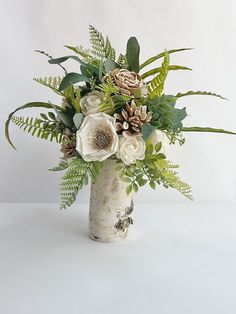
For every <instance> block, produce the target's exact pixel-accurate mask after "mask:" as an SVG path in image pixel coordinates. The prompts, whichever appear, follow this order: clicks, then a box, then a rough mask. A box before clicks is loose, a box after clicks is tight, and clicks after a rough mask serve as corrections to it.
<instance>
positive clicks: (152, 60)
mask: <svg viewBox="0 0 236 314" xmlns="http://www.w3.org/2000/svg"><path fill="white" fill-rule="evenodd" d="M192 49H193V48H180V49H172V50H168V51H167V52H168V54H169V55H170V54H172V53H175V52H180V51H185V50H192ZM165 53H166V52H165V51H164V52H161V53H159V54H158V55H156V56H154V57H151V58H149V59H148V60H146V61H145V62H143V63H142V64H141V65H140V67H139V69H140V70H141V69H143V68H144V67H146V66H147V65H149V64H151V63H152V62H154V61H156V60H158V59H160V58H163V57H164V56H165Z"/></svg>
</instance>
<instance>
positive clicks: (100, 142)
mask: <svg viewBox="0 0 236 314" xmlns="http://www.w3.org/2000/svg"><path fill="white" fill-rule="evenodd" d="M112 140H113V135H112V132H111V130H110V128H101V129H96V130H95V132H94V134H93V142H92V145H93V147H94V148H95V149H98V150H100V149H105V150H106V149H109V148H110V147H111V145H112Z"/></svg>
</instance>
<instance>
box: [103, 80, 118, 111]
mask: <svg viewBox="0 0 236 314" xmlns="http://www.w3.org/2000/svg"><path fill="white" fill-rule="evenodd" d="M99 90H100V91H101V92H102V93H103V94H104V97H103V101H102V102H101V103H100V104H99V110H100V111H101V112H104V113H106V114H110V115H112V114H113V113H114V111H115V109H116V106H115V103H114V100H113V97H112V95H116V94H117V93H118V92H119V90H118V88H117V86H115V85H114V84H113V81H112V79H111V78H110V77H108V80H107V82H106V83H103V84H101V85H100V86H99Z"/></svg>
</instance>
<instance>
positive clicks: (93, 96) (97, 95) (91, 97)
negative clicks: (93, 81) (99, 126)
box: [80, 91, 103, 116]
mask: <svg viewBox="0 0 236 314" xmlns="http://www.w3.org/2000/svg"><path fill="white" fill-rule="evenodd" d="M102 100H103V93H101V92H98V91H93V92H90V93H88V94H87V95H86V96H84V97H83V98H81V100H80V108H81V111H82V113H83V114H84V115H85V116H87V115H89V114H93V113H99V104H100V103H101V102H102Z"/></svg>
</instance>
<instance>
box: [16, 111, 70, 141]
mask: <svg viewBox="0 0 236 314" xmlns="http://www.w3.org/2000/svg"><path fill="white" fill-rule="evenodd" d="M11 121H12V122H13V123H14V124H15V125H16V126H18V127H19V128H20V129H23V131H27V132H28V133H30V134H31V135H32V136H34V135H35V136H37V137H38V138H40V139H44V140H47V139H49V140H50V141H51V142H52V141H53V140H55V141H56V142H57V143H59V144H60V143H61V142H62V140H63V137H64V136H63V133H62V131H60V130H59V129H58V127H57V126H55V124H50V123H48V122H47V121H43V120H41V119H38V118H35V119H33V118H29V117H28V118H23V117H16V116H13V117H12V118H11Z"/></svg>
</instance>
